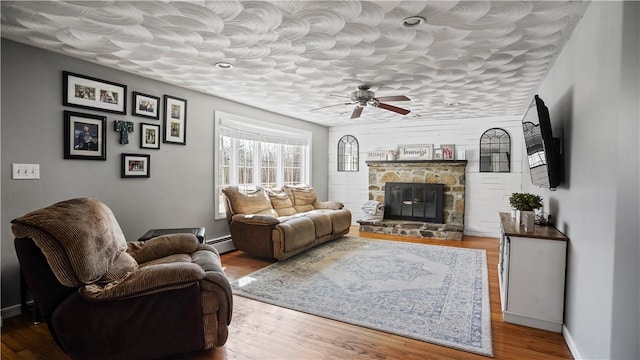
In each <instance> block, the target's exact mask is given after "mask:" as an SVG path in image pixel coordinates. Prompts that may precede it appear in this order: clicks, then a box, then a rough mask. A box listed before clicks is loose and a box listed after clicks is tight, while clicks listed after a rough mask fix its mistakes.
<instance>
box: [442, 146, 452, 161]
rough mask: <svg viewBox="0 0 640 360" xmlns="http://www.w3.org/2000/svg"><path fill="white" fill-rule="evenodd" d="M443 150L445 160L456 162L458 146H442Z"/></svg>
mask: <svg viewBox="0 0 640 360" xmlns="http://www.w3.org/2000/svg"><path fill="white" fill-rule="evenodd" d="M440 147H441V148H442V159H443V160H455V158H456V155H455V154H456V146H455V145H440Z"/></svg>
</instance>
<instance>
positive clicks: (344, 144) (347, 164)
mask: <svg viewBox="0 0 640 360" xmlns="http://www.w3.org/2000/svg"><path fill="white" fill-rule="evenodd" d="M358 153H359V146H358V140H357V139H356V138H355V137H353V136H351V135H345V136H343V137H341V138H340V141H338V171H358V168H359V165H360V162H359V159H358Z"/></svg>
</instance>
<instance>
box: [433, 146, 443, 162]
mask: <svg viewBox="0 0 640 360" xmlns="http://www.w3.org/2000/svg"><path fill="white" fill-rule="evenodd" d="M433 160H442V148H437V149H433Z"/></svg>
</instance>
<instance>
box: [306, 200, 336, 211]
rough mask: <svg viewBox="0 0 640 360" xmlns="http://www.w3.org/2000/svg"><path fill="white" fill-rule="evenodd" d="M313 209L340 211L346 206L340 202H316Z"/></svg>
mask: <svg viewBox="0 0 640 360" xmlns="http://www.w3.org/2000/svg"><path fill="white" fill-rule="evenodd" d="M313 207H314V208H316V209H331V210H340V209H342V208H343V207H344V204H343V203H341V202H338V201H316V203H315V204H313Z"/></svg>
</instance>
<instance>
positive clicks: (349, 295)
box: [232, 237, 493, 356]
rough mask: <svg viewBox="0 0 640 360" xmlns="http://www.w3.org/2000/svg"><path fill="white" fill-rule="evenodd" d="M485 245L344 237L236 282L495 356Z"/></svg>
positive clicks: (301, 305) (270, 298)
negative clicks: (482, 247) (470, 246)
mask: <svg viewBox="0 0 640 360" xmlns="http://www.w3.org/2000/svg"><path fill="white" fill-rule="evenodd" d="M486 258H487V257H486V253H485V251H484V250H475V249H461V248H452V247H445V246H433V245H424V244H414V243H405V242H397V241H384V240H367V239H363V238H354V237H343V238H341V239H338V240H335V241H332V242H329V243H326V244H324V245H321V246H319V247H316V248H314V249H311V250H309V251H307V252H304V253H302V254H300V255H297V256H295V257H293V258H290V259H288V260H285V261H282V262H278V263H275V264H272V265H270V266H268V267H266V268H263V269H261V270H258V271H256V272H254V273H252V274H250V275H247V276H245V277H243V278H241V279H238V280H236V281H234V282H233V283H232V287H233V290H234V293H235V294H236V295H240V296H244V297H248V298H251V299H255V300H258V301H262V302H266V303H269V304H274V305H277V306H281V307H285V308H289V309H293V310H297V311H302V312H305V313H309V314H313V315H318V316H322V317H326V318H329V319H334V320H339V321H343V322H346V323H350V324H354V325H359V326H364V327H368V328H371V329H376V330H380V331H384V332H388V333H391V334H396V335H401V336H405V337H409V338H413V339H417V340H422V341H426V342H430V343H434V344H438V345H443V346H447V347H451V348H455V349H459V350H464V351H468V352H473V353H476V354H481V355H485V356H493V348H492V344H491V311H490V309H489V305H490V304H489V303H490V301H489V284H488V276H487V261H486Z"/></svg>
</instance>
